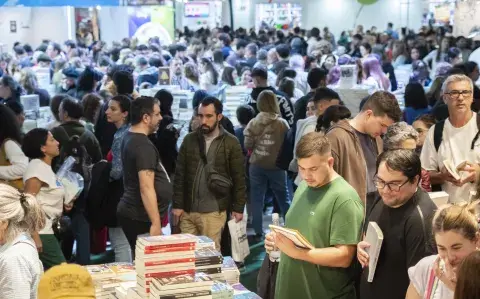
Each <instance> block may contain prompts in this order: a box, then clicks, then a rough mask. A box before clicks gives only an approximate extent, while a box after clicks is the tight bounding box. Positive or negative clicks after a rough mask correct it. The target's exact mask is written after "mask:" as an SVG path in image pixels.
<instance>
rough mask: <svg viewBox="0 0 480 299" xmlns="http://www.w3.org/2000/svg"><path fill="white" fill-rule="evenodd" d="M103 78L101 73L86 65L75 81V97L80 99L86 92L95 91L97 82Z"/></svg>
mask: <svg viewBox="0 0 480 299" xmlns="http://www.w3.org/2000/svg"><path fill="white" fill-rule="evenodd" d="M102 79H103V74H102V73H100V72H99V71H96V70H94V69H93V68H91V67H89V66H87V67H86V68H85V70H84V71H83V72H82V73H81V74H80V76H79V77H78V81H77V93H76V96H75V97H76V98H77V99H78V100H80V101H81V100H82V99H83V97H84V96H85V95H86V94H89V93H94V92H96V91H97V84H98V83H99V82H101V81H102Z"/></svg>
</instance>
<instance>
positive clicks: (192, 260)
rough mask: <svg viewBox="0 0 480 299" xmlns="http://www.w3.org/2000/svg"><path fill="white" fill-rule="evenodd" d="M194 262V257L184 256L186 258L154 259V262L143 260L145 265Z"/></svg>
mask: <svg viewBox="0 0 480 299" xmlns="http://www.w3.org/2000/svg"><path fill="white" fill-rule="evenodd" d="M190 262H195V259H194V258H186V259H176V260H166V261H155V262H145V263H144V265H145V267H152V266H163V265H170V264H181V263H190Z"/></svg>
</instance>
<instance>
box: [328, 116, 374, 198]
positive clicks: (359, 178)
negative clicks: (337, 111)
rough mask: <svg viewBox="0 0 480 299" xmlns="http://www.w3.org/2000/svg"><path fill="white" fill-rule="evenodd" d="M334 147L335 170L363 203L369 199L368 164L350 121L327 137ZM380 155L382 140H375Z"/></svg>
mask: <svg viewBox="0 0 480 299" xmlns="http://www.w3.org/2000/svg"><path fill="white" fill-rule="evenodd" d="M325 136H326V137H327V138H328V140H329V141H330V143H331V146H332V156H333V159H334V161H333V169H334V170H335V171H336V172H337V173H338V174H339V175H341V176H342V177H343V178H344V179H345V180H346V181H347V182H348V183H349V184H350V185H351V186H352V187H353V188H354V189H355V190H356V191H357V193H358V195H359V196H360V198H361V199H362V200H363V202H366V198H367V171H368V170H367V164H366V162H365V156H364V155H363V149H362V145H361V143H360V139H359V138H358V136H357V134H356V132H355V129H354V128H353V127H352V126H351V125H350V122H349V121H348V120H346V119H345V120H341V121H339V122H338V123H336V124H334V125H333V126H332V127H331V128H330V129H329V130H328V132H327V134H326V135H325ZM373 142H374V143H375V144H376V146H377V149H378V153H381V152H382V145H383V144H382V143H381V140H380V141H379V139H377V140H373Z"/></svg>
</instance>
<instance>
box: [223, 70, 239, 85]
mask: <svg viewBox="0 0 480 299" xmlns="http://www.w3.org/2000/svg"><path fill="white" fill-rule="evenodd" d="M237 80H238V74H237V70H236V69H235V68H233V67H231V66H225V67H224V68H223V72H222V82H223V83H224V84H227V85H229V86H236V85H237V83H236V81H237Z"/></svg>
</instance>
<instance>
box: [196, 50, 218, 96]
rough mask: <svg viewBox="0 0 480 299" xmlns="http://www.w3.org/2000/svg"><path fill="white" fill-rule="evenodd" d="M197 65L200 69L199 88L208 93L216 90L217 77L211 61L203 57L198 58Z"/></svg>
mask: <svg viewBox="0 0 480 299" xmlns="http://www.w3.org/2000/svg"><path fill="white" fill-rule="evenodd" d="M198 66H199V69H200V78H199V82H200V89H203V90H206V91H207V92H208V93H213V92H215V91H216V90H217V85H218V79H219V77H218V72H217V70H216V69H215V67H214V66H213V63H212V62H211V61H210V60H209V59H208V58H205V57H204V58H202V59H200V63H199V64H198Z"/></svg>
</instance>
